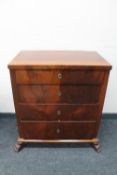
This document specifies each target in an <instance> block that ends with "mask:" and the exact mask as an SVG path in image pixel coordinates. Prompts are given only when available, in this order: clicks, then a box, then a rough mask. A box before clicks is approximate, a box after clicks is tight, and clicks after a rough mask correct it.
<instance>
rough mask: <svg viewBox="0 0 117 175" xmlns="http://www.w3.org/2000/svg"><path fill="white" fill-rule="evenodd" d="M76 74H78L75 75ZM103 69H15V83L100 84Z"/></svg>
mask: <svg viewBox="0 0 117 175" xmlns="http://www.w3.org/2000/svg"><path fill="white" fill-rule="evenodd" d="M77 75H78V76H77ZM103 78H104V71H102V72H100V71H91V70H88V71H82V70H74V71H68V70H67V71H66V70H62V71H61V70H57V71H52V70H51V71H47V70H46V71H42V70H18V71H16V82H17V84H40V85H46V84H53V85H54V84H74V85H77V84H101V83H102V82H103Z"/></svg>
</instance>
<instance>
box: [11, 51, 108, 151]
mask: <svg viewBox="0 0 117 175" xmlns="http://www.w3.org/2000/svg"><path fill="white" fill-rule="evenodd" d="M8 67H9V69H10V76H11V83H12V91H13V97H14V104H15V110H16V117H17V125H18V132H19V138H18V139H17V142H16V144H15V151H19V150H20V148H21V146H22V145H23V144H24V143H28V142H31V143H32V142H34V143H35V142H36V143H41V142H43V143H46V142H47V143H58V142H59V143H60V142H66V143H69V142H74V143H80V142H84V143H86V142H89V143H92V145H93V147H94V148H95V149H96V150H97V151H98V152H99V151H100V150H101V149H100V142H99V139H98V131H99V127H100V121H101V116H102V110H103V104H104V99H105V94H106V88H107V83H108V77H109V72H110V69H111V65H110V64H109V63H108V62H107V61H106V60H104V59H103V58H102V57H101V56H100V55H99V54H98V53H96V52H89V51H22V52H20V53H19V54H18V55H17V56H16V57H15V58H14V59H13V61H11V63H10V64H9V65H8Z"/></svg>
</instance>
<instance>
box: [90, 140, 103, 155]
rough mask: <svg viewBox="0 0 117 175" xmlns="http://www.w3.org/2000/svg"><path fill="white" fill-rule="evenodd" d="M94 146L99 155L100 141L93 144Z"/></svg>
mask: <svg viewBox="0 0 117 175" xmlns="http://www.w3.org/2000/svg"><path fill="white" fill-rule="evenodd" d="M92 146H93V148H94V149H95V150H96V151H97V152H98V153H100V152H101V145H100V142H99V140H98V141H96V142H94V143H92Z"/></svg>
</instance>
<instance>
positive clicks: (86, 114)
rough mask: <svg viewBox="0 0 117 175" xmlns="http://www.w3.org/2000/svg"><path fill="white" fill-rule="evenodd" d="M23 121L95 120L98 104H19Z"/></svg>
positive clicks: (97, 113)
mask: <svg viewBox="0 0 117 175" xmlns="http://www.w3.org/2000/svg"><path fill="white" fill-rule="evenodd" d="M19 111H20V115H19V116H20V119H21V120H24V121H31V120H32V121H33V120H35V121H58V122H60V121H96V120H97V119H98V117H99V105H19Z"/></svg>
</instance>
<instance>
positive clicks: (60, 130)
mask: <svg viewBox="0 0 117 175" xmlns="http://www.w3.org/2000/svg"><path fill="white" fill-rule="evenodd" d="M95 127H96V123H95V122H87V123H85V122H60V123H58V122H21V123H20V129H21V130H20V137H21V138H24V139H92V138H95V137H96V135H95Z"/></svg>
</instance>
